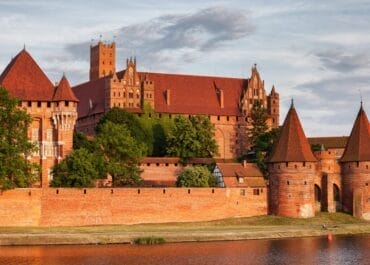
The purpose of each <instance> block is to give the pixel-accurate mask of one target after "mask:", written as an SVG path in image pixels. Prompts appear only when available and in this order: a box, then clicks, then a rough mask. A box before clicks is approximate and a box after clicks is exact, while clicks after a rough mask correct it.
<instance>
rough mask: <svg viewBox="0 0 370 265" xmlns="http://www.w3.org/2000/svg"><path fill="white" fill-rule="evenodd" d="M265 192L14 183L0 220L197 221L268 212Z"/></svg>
mask: <svg viewBox="0 0 370 265" xmlns="http://www.w3.org/2000/svg"><path fill="white" fill-rule="evenodd" d="M241 190H244V191H245V193H244V195H243V192H241ZM266 194H267V192H266V190H264V191H263V192H262V193H260V194H259V195H253V189H250V188H246V189H239V188H226V189H225V188H214V189H213V188H191V189H187V188H166V189H162V188H115V189H95V188H91V189H62V188H61V189H54V188H49V189H15V190H10V191H4V192H2V194H1V195H0V205H1V207H0V226H84V225H110V224H136V223H163V222H194V221H208V220H216V219H223V218H233V217H248V216H256V215H266V214H267V200H266Z"/></svg>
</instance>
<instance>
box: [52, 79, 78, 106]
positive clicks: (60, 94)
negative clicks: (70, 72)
mask: <svg viewBox="0 0 370 265" xmlns="http://www.w3.org/2000/svg"><path fill="white" fill-rule="evenodd" d="M53 100H54V101H76V102H77V101H78V99H77V98H76V96H75V94H74V93H73V91H72V88H71V86H70V85H69V82H68V80H67V78H66V77H65V76H64V75H63V77H62V79H61V80H60V82H59V85H58V86H57V87H56V89H55V93H54V97H53Z"/></svg>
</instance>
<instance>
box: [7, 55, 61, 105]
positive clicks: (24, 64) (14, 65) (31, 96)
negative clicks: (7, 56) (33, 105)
mask: <svg viewBox="0 0 370 265" xmlns="http://www.w3.org/2000/svg"><path fill="white" fill-rule="evenodd" d="M0 85H2V86H3V87H5V88H6V89H7V90H8V91H9V93H10V94H11V95H12V96H13V97H16V98H18V99H20V100H30V101H32V100H34V101H43V100H44V101H50V100H52V97H53V92H54V91H53V84H52V83H51V81H50V80H49V79H48V77H47V76H46V75H45V73H44V72H43V71H42V70H41V68H40V67H39V66H38V64H37V63H36V62H35V60H34V59H33V58H32V56H31V55H30V54H29V53H28V52H27V51H26V50H25V49H23V50H22V51H21V52H19V53H18V54H17V56H15V57H14V58H13V59H12V60H11V62H10V63H9V64H8V66H7V67H6V68H5V70H4V71H3V73H2V74H1V75H0Z"/></svg>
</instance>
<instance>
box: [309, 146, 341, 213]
mask: <svg viewBox="0 0 370 265" xmlns="http://www.w3.org/2000/svg"><path fill="white" fill-rule="evenodd" d="M315 156H316V157H317V158H318V163H317V176H316V177H315V185H318V186H319V187H320V190H321V210H322V211H328V212H337V211H340V210H341V209H342V205H341V190H342V181H341V176H340V172H341V171H340V170H341V169H340V165H339V162H338V160H337V153H336V152H334V151H333V150H327V151H320V152H315ZM315 204H317V201H316V199H315ZM316 206H317V205H316ZM316 209H317V207H316Z"/></svg>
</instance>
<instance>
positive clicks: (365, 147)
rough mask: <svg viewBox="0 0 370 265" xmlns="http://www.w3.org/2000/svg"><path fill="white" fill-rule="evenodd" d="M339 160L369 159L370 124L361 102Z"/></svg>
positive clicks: (357, 160) (355, 160)
mask: <svg viewBox="0 0 370 265" xmlns="http://www.w3.org/2000/svg"><path fill="white" fill-rule="evenodd" d="M340 161H341V162H360V161H370V125H369V120H368V118H367V115H366V113H365V111H364V109H363V107H362V104H361V107H360V110H359V112H358V114H357V118H356V121H355V123H354V125H353V128H352V131H351V135H350V136H349V138H348V141H347V145H346V148H345V149H344V153H343V156H342V158H341V159H340Z"/></svg>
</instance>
